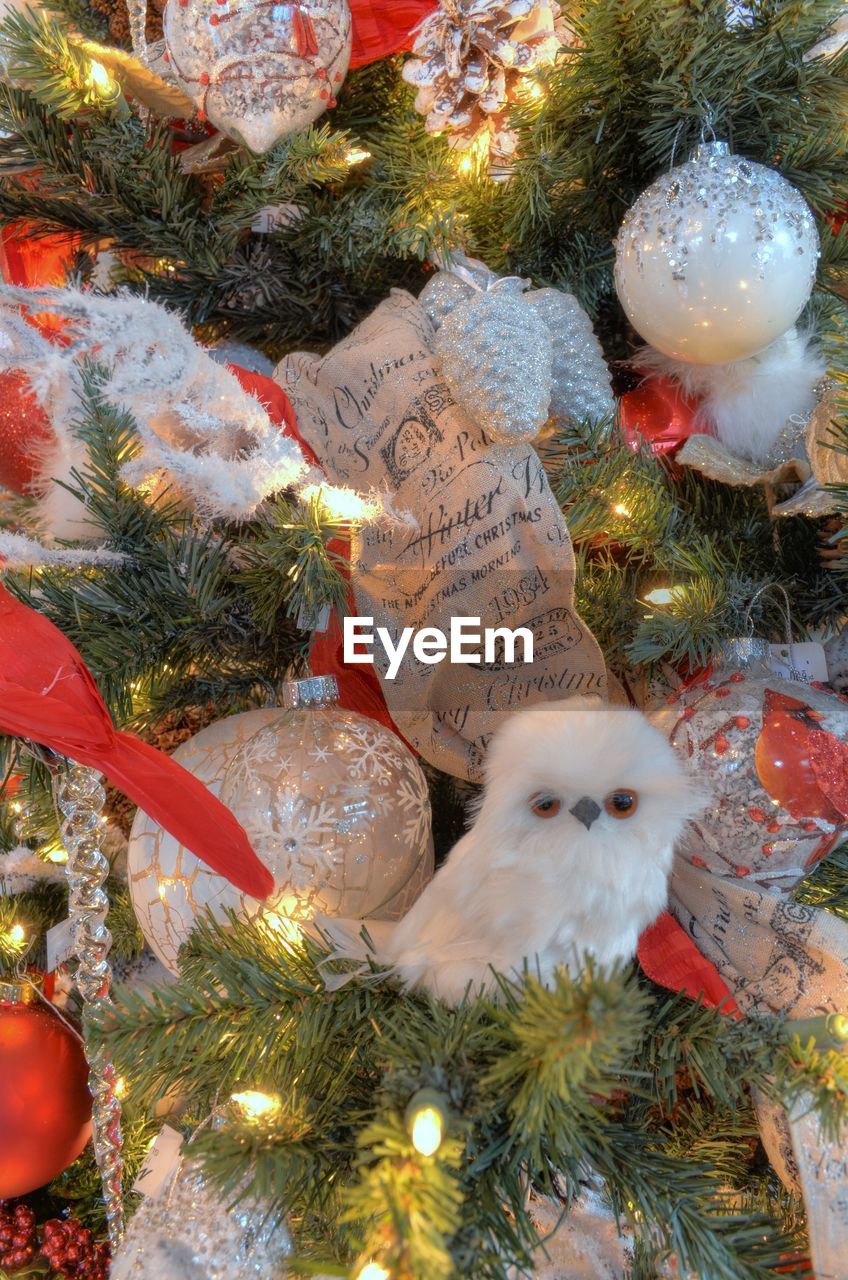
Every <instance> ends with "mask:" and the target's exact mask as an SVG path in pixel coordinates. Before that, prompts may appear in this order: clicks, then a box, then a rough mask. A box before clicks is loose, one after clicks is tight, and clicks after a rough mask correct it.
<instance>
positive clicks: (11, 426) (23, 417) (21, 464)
mask: <svg viewBox="0 0 848 1280" xmlns="http://www.w3.org/2000/svg"><path fill="white" fill-rule="evenodd" d="M53 438H54V436H53V428H52V426H51V425H50V419H49V418H48V416H47V414H46V413H45V412H44V410H43V409H42V407H41V405H40V404H39V403H38V400H37V398H36V396H35V394H34V393H33V390H32V386H31V385H30V381H29V378H28V377H27V375H26V374H25V373H24V371H23V369H4V370H3V371H2V372H0V484H1V485H4V486H5V488H7V489H11V490H12V491H13V493H31V492H32V488H33V484H34V482H35V481H36V479H37V476H38V463H39V459H40V458H41V456H42V455H43V453H44V449H45V446H46V445H48V444H49V443H50V441H51V440H53Z"/></svg>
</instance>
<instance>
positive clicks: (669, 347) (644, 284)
mask: <svg viewBox="0 0 848 1280" xmlns="http://www.w3.org/2000/svg"><path fill="white" fill-rule="evenodd" d="M818 257H819V238H818V232H817V231H816V224H815V219H814V217H813V214H812V211H811V209H810V207H809V205H808V204H807V203H806V201H805V200H804V198H803V197H802V195H801V194H800V192H799V191H797V190H796V188H795V187H793V186H792V184H791V183H789V182H787V181H786V179H785V178H783V177H781V175H780V174H779V173H777V172H776V171H775V170H774V169H769V168H766V166H765V165H761V164H755V163H754V161H752V160H745V159H743V158H742V157H740V156H735V155H732V154H731V153H730V151H729V149H728V146H727V144H726V143H724V142H711V143H706V144H704V145H703V146H701V147H699V148H698V150H697V152H696V153H695V156H694V157H693V159H691V160H690V161H688V162H687V163H686V164H683V165H680V166H678V168H676V169H672V170H671V172H670V173H667V174H665V175H664V176H663V177H661V178H659V179H658V180H657V181H656V182H654V183H653V184H652V185H651V186H650V187H648V189H647V190H646V191H643V193H642V195H641V196H640V197H639V199H638V200H637V201H636V203H635V204H634V205H633V207H632V208H631V209H630V210H629V211H628V213H627V215H626V217H625V219H624V222H623V223H622V226H621V229H620V231H619V233H618V239H617V242H616V259H615V285H616V289H617V291H618V296H619V299H620V300H621V305H622V306H623V307H624V310H625V311H626V312H627V316H628V318H629V320H630V322H631V323H632V325H633V326H634V328H635V329H636V330H637V331H638V332H639V333H640V334H641V336H642V337H643V338H644V339H645V340H646V341H647V342H649V343H650V344H651V345H652V346H653V347H656V348H657V350H659V351H662V352H664V353H665V354H666V355H669V356H674V357H675V358H676V359H678V360H686V361H689V362H691V363H692V364H727V363H730V362H732V361H734V360H743V359H746V358H747V357H748V356H752V355H754V354H755V353H756V352H757V351H762V350H763V348H764V347H767V346H768V345H769V344H770V343H771V342H773V341H774V340H775V338H778V337H779V336H780V335H781V334H783V333H785V332H786V330H787V329H789V328H790V327H791V326H792V325H793V324H794V323H795V321H796V320H797V319H798V316H799V315H800V314H801V311H802V310H803V308H804V306H805V304H806V302H807V299H808V298H809V296H810V293H811V291H812V288H813V282H814V280H815V274H816V264H817V261H818Z"/></svg>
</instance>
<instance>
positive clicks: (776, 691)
mask: <svg viewBox="0 0 848 1280" xmlns="http://www.w3.org/2000/svg"><path fill="white" fill-rule="evenodd" d="M741 644H742V645H744V647H745V649H746V650H747V651H748V652H749V653H750V655H751V656H750V657H749V658H748V660H747V661H744V662H741V663H734V664H732V665H731V664H727V665H724V666H718V667H716V668H715V669H713V670H711V671H709V672H708V673H706V674H703V675H702V676H700V677H699V678H697V679H695V680H693V681H691V682H690V683H689V684H688V685H684V686H683V687H682V688H681V689H680V690H679V691H678V692H676V693H674V694H673V695H672V696H671V698H669V699H668V702H667V704H666V705H665V706H664V707H662V708H661V709H657V710H655V712H654V713H653V715H652V717H651V718H652V719H653V720H654V723H655V724H657V725H658V726H659V727H660V728H661V729H662V730H663V731H664V732H665V733H666V734H667V735H668V737H669V739H670V741H671V743H672V745H673V746H675V747H676V748H677V750H678V751H679V752H680V753H681V754H682V756H683V757H684V759H685V761H686V763H687V765H688V767H689V768H690V769H691V771H692V773H693V774H695V775H696V777H697V778H698V780H699V781H700V782H701V783H702V784H705V785H706V787H707V789H708V791H709V793H710V796H711V802H710V804H709V805H708V807H707V808H706V809H705V811H704V813H703V815H702V816H701V817H700V818H698V820H697V821H696V822H694V823H693V824H692V833H693V834H692V835H691V836H690V837H689V838H687V841H686V849H685V855H686V856H688V857H689V859H690V860H691V862H692V863H694V865H695V866H698V867H704V868H706V869H707V870H709V871H711V872H712V873H713V874H714V875H717V876H727V877H734V878H742V879H749V878H750V880H751V881H753V882H754V883H755V884H757V885H759V886H760V887H761V888H766V889H776V890H789V889H791V888H792V887H793V885H795V884H797V883H798V881H799V880H802V879H803V878H804V876H805V875H806V874H807V872H808V871H809V868H810V867H812V866H814V865H815V863H816V862H818V861H819V860H820V859H821V858H823V857H825V855H826V854H828V853H829V852H830V851H831V849H833V848H834V846H835V845H836V843H837V841H838V840H839V839H840V837H841V836H842V835H843V833H844V832H845V831H846V830H848V700H846V699H844V698H841V697H839V696H838V695H836V694H834V693H830V692H828V691H827V690H826V689H823V688H821V687H816V686H814V685H809V684H803V683H801V682H799V681H795V680H786V679H783V678H782V677H780V676H776V675H774V674H773V673H772V672H771V671H769V669H768V667H767V666H766V663H765V657H766V654H767V649H768V646H767V644H766V643H765V642H760V641H753V640H746V641H743V642H741Z"/></svg>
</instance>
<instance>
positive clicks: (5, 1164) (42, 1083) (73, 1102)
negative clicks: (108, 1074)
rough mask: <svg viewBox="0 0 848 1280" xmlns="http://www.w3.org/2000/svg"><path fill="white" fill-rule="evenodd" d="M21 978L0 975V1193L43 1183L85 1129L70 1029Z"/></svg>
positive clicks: (79, 1060) (86, 1102)
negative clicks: (11, 979)
mask: <svg viewBox="0 0 848 1280" xmlns="http://www.w3.org/2000/svg"><path fill="white" fill-rule="evenodd" d="M33 1000H37V996H36V995H35V993H34V992H33V990H32V988H31V987H29V986H28V985H26V984H24V983H18V982H0V1200H11V1199H14V1198H15V1197H16V1196H22V1195H26V1194H27V1193H28V1192H30V1191H35V1190H36V1189H37V1188H38V1187H43V1186H45V1184H46V1183H48V1182H50V1181H52V1179H53V1178H55V1177H56V1176H57V1175H58V1174H60V1173H62V1171H63V1170H64V1169H67V1167H68V1165H69V1164H71V1163H72V1162H73V1161H74V1160H76V1158H77V1156H78V1155H79V1154H80V1152H81V1151H82V1150H83V1148H84V1146H85V1144H86V1142H87V1141H88V1138H89V1134H90V1133H91V1097H90V1095H89V1092H88V1065H87V1063H86V1061H85V1055H84V1053H83V1050H82V1045H81V1044H80V1042H79V1040H78V1039H77V1037H76V1036H75V1035H74V1033H73V1032H72V1031H71V1029H70V1028H69V1027H68V1026H66V1024H65V1023H64V1022H63V1021H62V1020H61V1018H59V1016H58V1015H57V1014H56V1013H53V1012H52V1011H51V1010H50V1008H48V1006H47V1005H45V1004H41V1003H31V1001H33Z"/></svg>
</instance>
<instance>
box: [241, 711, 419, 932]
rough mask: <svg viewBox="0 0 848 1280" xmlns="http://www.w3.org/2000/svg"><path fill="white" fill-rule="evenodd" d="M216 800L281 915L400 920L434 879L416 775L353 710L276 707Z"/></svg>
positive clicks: (401, 748)
mask: <svg viewBox="0 0 848 1280" xmlns="http://www.w3.org/2000/svg"><path fill="white" fill-rule="evenodd" d="M222 798H223V800H224V803H225V804H227V805H228V806H229V808H231V809H232V811H233V813H234V814H235V816H236V817H237V818H238V820H239V821H240V822H241V823H242V825H243V827H244V829H245V831H246V832H247V835H248V838H249V839H250V842H251V844H252V845H253V847H254V849H255V850H256V854H257V856H258V857H259V858H260V859H261V861H262V862H263V863H264V864H265V865H266V866H267V867H268V868H269V870H270V871H271V873H272V875H273V876H274V881H275V890H274V895H273V897H272V899H271V904H272V905H275V904H278V908H277V909H278V910H282V909H283V908H285V913H286V914H287V915H290V916H295V917H299V918H311V917H312V916H313V915H315V913H316V912H322V913H325V914H327V915H344V916H350V917H353V918H364V917H368V916H372V917H376V918H384V919H385V918H397V917H398V916H400V915H402V914H404V912H405V911H406V910H407V909H408V907H409V906H410V905H411V903H412V901H413V900H414V897H413V886H417V889H416V890H415V893H416V894H417V892H418V891H420V889H421V888H422V887H423V885H424V884H426V883H427V880H429V878H430V876H431V875H432V870H433V852H432V840H431V837H430V802H429V793H428V789H427V782H426V779H425V777H424V774H423V772H422V770H421V768H420V767H419V765H418V763H417V761H416V760H415V758H414V756H413V755H412V753H411V752H410V751H409V750H408V748H407V747H406V746H405V745H404V744H403V743H402V742H401V740H400V739H399V738H398V737H397V736H396V735H395V734H393V733H391V732H390V731H389V730H388V729H385V728H384V727H383V726H382V725H380V724H378V723H377V722H376V721H374V720H369V719H367V718H366V717H365V716H361V715H358V714H357V713H355V712H352V711H346V710H343V709H341V708H339V707H337V706H334V705H330V706H309V707H304V708H299V709H297V710H292V711H284V712H281V713H280V717H279V719H278V720H276V721H275V723H274V724H272V725H269V726H268V727H267V728H265V729H263V730H262V731H260V732H259V733H258V734H256V736H255V737H254V738H251V739H250V741H248V742H246V743H245V744H244V746H243V747H242V748H241V750H240V751H239V753H238V755H237V757H236V758H235V759H234V760H233V763H232V764H231V766H230V769H229V771H228V773H227V777H226V779H225V781H224V786H223V789H222Z"/></svg>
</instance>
